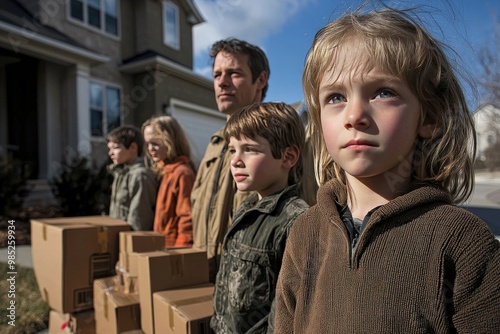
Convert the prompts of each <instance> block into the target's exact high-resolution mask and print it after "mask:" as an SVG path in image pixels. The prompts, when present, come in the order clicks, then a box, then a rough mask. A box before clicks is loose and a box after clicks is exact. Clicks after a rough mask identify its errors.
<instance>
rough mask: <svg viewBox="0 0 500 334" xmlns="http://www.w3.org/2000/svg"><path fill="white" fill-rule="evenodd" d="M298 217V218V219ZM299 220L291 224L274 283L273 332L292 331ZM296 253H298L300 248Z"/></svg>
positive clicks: (297, 288)
mask: <svg viewBox="0 0 500 334" xmlns="http://www.w3.org/2000/svg"><path fill="white" fill-rule="evenodd" d="M300 219H301V218H300V217H299V218H298V220H299V221H300ZM299 221H297V222H296V223H295V224H294V225H293V226H292V228H291V231H290V235H289V237H288V240H287V244H286V248H285V253H284V255H283V263H282V265H281V270H280V273H279V276H278V283H277V285H276V296H275V299H274V302H273V306H272V308H271V316H273V314H272V313H274V317H273V319H272V320H271V323H270V327H271V328H272V327H274V332H275V333H280V334H285V333H293V323H294V321H293V319H294V314H295V305H296V298H297V295H296V294H297V293H298V291H299V286H300V281H301V272H300V271H299V270H298V267H297V264H296V261H297V260H299V259H298V258H296V255H297V248H299V249H300V248H301V247H300V245H301V244H302V241H301V236H300V234H298V233H296V232H297V229H296V228H295V226H296V224H297V223H299ZM298 253H300V250H299V251H298Z"/></svg>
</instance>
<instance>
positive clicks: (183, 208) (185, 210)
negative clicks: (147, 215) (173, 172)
mask: <svg viewBox="0 0 500 334" xmlns="http://www.w3.org/2000/svg"><path fill="white" fill-rule="evenodd" d="M194 180H195V175H194V172H192V171H191V170H189V171H185V172H183V173H182V174H180V176H179V179H178V185H177V186H178V191H179V192H178V197H177V205H176V208H175V211H176V215H177V217H179V221H178V224H177V239H176V240H175V245H174V247H191V246H192V245H193V222H192V215H191V200H190V196H191V190H192V189H193V185H194Z"/></svg>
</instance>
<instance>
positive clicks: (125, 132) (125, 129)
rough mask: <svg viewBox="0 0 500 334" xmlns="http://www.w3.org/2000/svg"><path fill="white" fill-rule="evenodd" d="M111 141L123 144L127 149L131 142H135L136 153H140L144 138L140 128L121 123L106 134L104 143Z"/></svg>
mask: <svg viewBox="0 0 500 334" xmlns="http://www.w3.org/2000/svg"><path fill="white" fill-rule="evenodd" d="M109 142H113V143H118V144H123V146H125V148H127V149H129V148H130V145H131V144H132V143H136V144H137V155H138V156H141V155H142V149H143V146H144V139H143V137H142V133H141V130H139V129H138V128H137V127H135V126H132V125H122V126H119V127H117V128H116V129H114V130H112V131H111V132H109V133H108V135H107V136H106V143H109Z"/></svg>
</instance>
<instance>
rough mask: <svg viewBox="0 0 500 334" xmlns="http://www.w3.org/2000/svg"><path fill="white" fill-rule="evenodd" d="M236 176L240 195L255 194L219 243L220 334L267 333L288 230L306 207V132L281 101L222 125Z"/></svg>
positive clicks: (217, 298)
mask: <svg viewBox="0 0 500 334" xmlns="http://www.w3.org/2000/svg"><path fill="white" fill-rule="evenodd" d="M224 136H225V140H226V142H228V143H229V145H228V150H229V153H230V155H231V173H232V175H233V178H234V180H235V181H236V184H237V187H238V189H239V190H241V191H255V193H253V194H252V195H250V197H248V198H247V199H246V200H245V201H244V202H243V203H242V204H241V206H240V207H239V208H238V210H237V211H236V213H235V216H234V219H233V224H232V225H231V227H230V228H229V230H228V232H227V234H226V235H225V238H224V242H223V244H222V257H221V266H220V270H219V272H218V274H217V278H216V287H215V294H214V316H213V317H212V320H211V327H212V329H213V330H214V331H215V332H216V333H266V332H267V328H268V320H269V313H270V310H271V305H272V303H273V300H274V295H275V287H276V281H277V278H278V273H279V270H280V267H281V262H282V257H283V253H284V249H285V244H286V238H287V236H288V232H289V229H290V227H291V225H292V223H293V221H294V220H295V218H297V217H298V216H299V215H300V214H301V213H302V212H304V211H305V210H306V209H307V208H308V204H307V203H306V202H305V201H304V200H302V199H301V198H299V193H298V184H297V183H298V180H299V178H300V176H301V174H302V157H301V155H300V152H301V150H302V149H303V145H304V142H305V140H304V127H303V125H302V123H301V121H300V119H299V116H298V114H297V112H296V111H295V110H294V109H293V108H292V107H290V106H288V105H286V104H283V103H257V104H252V105H250V106H247V107H245V108H243V109H241V110H239V111H238V112H236V113H235V114H233V115H232V116H231V118H230V119H229V120H228V122H227V124H226V126H225V128H224Z"/></svg>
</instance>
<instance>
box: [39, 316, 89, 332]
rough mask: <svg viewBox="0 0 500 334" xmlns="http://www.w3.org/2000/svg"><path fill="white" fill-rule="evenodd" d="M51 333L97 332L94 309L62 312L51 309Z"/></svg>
mask: <svg viewBox="0 0 500 334" xmlns="http://www.w3.org/2000/svg"><path fill="white" fill-rule="evenodd" d="M49 334H95V319H94V311H93V310H90V311H82V312H77V313H60V312H57V311H56V310H50V313H49Z"/></svg>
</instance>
